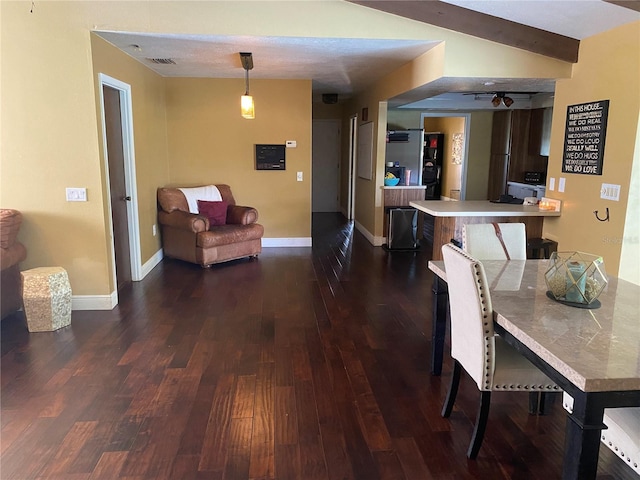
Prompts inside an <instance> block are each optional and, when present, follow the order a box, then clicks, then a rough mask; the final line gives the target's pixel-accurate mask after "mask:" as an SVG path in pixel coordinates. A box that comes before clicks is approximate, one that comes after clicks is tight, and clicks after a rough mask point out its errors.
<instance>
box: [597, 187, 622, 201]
mask: <svg viewBox="0 0 640 480" xmlns="http://www.w3.org/2000/svg"><path fill="white" fill-rule="evenodd" d="M600 198H603V199H604V200H615V201H616V202H619V201H620V185H614V184H611V183H603V184H602V188H601V189H600Z"/></svg>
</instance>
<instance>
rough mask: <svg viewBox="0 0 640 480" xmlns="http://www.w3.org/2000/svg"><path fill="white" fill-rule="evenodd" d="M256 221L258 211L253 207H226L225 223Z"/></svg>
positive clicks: (243, 223) (246, 223)
mask: <svg viewBox="0 0 640 480" xmlns="http://www.w3.org/2000/svg"><path fill="white" fill-rule="evenodd" d="M257 221H258V211H257V210H256V209H255V208H253V207H242V206H240V205H229V207H227V223H231V224H234V225H250V224H252V223H256V222H257Z"/></svg>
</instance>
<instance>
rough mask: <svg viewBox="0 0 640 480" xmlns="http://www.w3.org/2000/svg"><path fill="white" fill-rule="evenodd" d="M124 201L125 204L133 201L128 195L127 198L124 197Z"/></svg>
mask: <svg viewBox="0 0 640 480" xmlns="http://www.w3.org/2000/svg"><path fill="white" fill-rule="evenodd" d="M122 200H124V201H125V202H130V201H131V197H130V196H129V195H127V196H126V197H122Z"/></svg>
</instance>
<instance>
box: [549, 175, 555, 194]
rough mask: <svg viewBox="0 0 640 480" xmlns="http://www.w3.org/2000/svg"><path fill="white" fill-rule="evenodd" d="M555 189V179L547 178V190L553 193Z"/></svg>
mask: <svg viewBox="0 0 640 480" xmlns="http://www.w3.org/2000/svg"><path fill="white" fill-rule="evenodd" d="M555 189H556V179H555V177H551V178H549V190H551V191H554V190H555Z"/></svg>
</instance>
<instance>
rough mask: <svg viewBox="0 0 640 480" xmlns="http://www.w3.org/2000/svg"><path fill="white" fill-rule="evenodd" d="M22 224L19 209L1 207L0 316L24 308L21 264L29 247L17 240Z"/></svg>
mask: <svg viewBox="0 0 640 480" xmlns="http://www.w3.org/2000/svg"><path fill="white" fill-rule="evenodd" d="M21 224H22V214H21V213H20V212H19V211H17V210H12V209H0V310H1V312H2V314H1V316H0V318H4V317H6V316H7V315H9V314H11V313H13V312H15V311H17V310H20V309H21V308H22V278H21V276H20V265H19V264H20V262H21V261H23V260H24V259H25V258H27V249H26V248H25V246H24V245H23V244H21V243H20V242H18V240H17V237H18V231H19V230H20V225H21Z"/></svg>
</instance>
